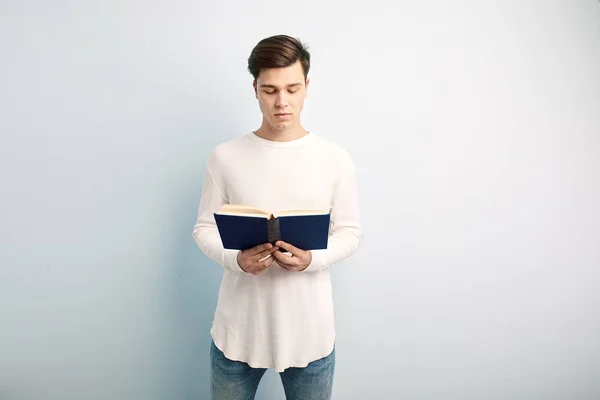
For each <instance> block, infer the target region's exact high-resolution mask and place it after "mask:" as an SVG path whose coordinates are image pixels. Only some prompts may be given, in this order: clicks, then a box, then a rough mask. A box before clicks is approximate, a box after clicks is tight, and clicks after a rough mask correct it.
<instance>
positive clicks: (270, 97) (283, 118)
mask: <svg viewBox="0 0 600 400" xmlns="http://www.w3.org/2000/svg"><path fill="white" fill-rule="evenodd" d="M308 81H309V80H308V79H307V80H306V81H305V80H304V72H303V71H302V65H301V64H300V61H297V62H296V63H295V64H292V65H290V66H289V67H284V68H271V69H264V70H262V71H261V72H260V74H259V76H258V79H257V80H256V82H254V84H253V85H254V92H255V94H256V98H257V99H258V105H259V106H260V111H261V112H262V114H263V120H264V122H265V123H268V124H269V125H270V126H271V128H272V129H273V130H274V131H283V130H285V129H289V128H293V127H295V126H297V125H298V124H299V123H300V112H301V111H302V108H303V107H304V99H305V98H306V95H307V89H308Z"/></svg>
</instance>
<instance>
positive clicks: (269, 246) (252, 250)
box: [246, 243, 273, 255]
mask: <svg viewBox="0 0 600 400" xmlns="http://www.w3.org/2000/svg"><path fill="white" fill-rule="evenodd" d="M272 248H273V245H272V244H271V243H263V244H259V245H258V246H254V247H252V248H250V249H247V250H246V251H247V252H248V253H249V254H252V255H256V254H258V253H260V252H262V251H265V250H269V249H272Z"/></svg>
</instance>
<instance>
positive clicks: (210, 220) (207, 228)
mask: <svg viewBox="0 0 600 400" xmlns="http://www.w3.org/2000/svg"><path fill="white" fill-rule="evenodd" d="M225 203H227V200H226V199H225V197H224V196H223V195H222V193H221V192H220V191H219V188H218V187H217V185H216V183H215V181H214V179H213V177H212V174H211V172H210V170H209V169H208V167H207V168H206V174H205V179H204V186H203V187H202V194H201V197H200V206H199V208H198V219H197V221H196V224H195V225H194V229H193V232H192V235H193V238H194V241H195V242H196V245H197V246H198V247H199V248H200V250H202V252H203V253H204V254H206V256H207V257H208V258H210V259H211V260H213V261H215V262H216V263H218V264H219V265H221V266H222V267H223V268H225V269H228V270H230V271H234V272H244V270H243V269H242V268H241V267H240V266H239V264H238V262H237V254H238V252H239V250H227V249H225V248H223V243H222V242H221V236H220V235H219V230H218V228H217V223H216V222H215V216H214V212H215V211H217V210H218V209H219V208H220V207H221V206H222V205H223V204H225Z"/></svg>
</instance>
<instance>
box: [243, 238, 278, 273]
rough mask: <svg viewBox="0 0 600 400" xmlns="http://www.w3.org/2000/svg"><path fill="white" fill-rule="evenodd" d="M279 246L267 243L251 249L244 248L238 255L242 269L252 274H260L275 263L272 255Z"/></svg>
mask: <svg viewBox="0 0 600 400" xmlns="http://www.w3.org/2000/svg"><path fill="white" fill-rule="evenodd" d="M277 250H279V248H278V247H276V246H273V245H272V244H271V243H265V244H261V245H258V246H256V247H253V248H251V249H246V250H242V251H240V252H239V253H238V255H237V262H238V265H239V266H240V268H241V269H243V270H244V271H245V272H247V273H249V274H252V275H259V274H260V273H262V272H264V271H265V270H266V269H267V268H269V267H270V266H271V264H273V261H275V259H274V258H273V257H272V254H273V252H274V251H277Z"/></svg>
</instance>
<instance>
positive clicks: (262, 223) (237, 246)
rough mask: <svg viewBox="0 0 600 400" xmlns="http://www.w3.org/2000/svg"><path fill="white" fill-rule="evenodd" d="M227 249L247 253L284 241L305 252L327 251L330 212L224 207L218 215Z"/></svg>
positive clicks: (220, 231)
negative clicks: (252, 249) (251, 249)
mask: <svg viewBox="0 0 600 400" xmlns="http://www.w3.org/2000/svg"><path fill="white" fill-rule="evenodd" d="M214 216H215V222H216V223H217V227H218V229H219V235H220V236H221V241H222V242H223V247H224V248H226V249H231V250H245V249H249V248H252V247H254V246H258V245H260V244H263V243H271V244H275V242H276V241H277V240H283V241H284V242H287V243H289V244H291V245H293V246H295V247H297V248H299V249H301V250H319V249H326V248H327V240H328V238H329V222H330V216H331V214H330V211H325V210H285V211H279V212H276V213H275V212H269V211H266V210H262V209H260V208H256V207H250V206H244V205H236V204H224V205H223V206H222V207H221V208H220V209H219V210H217V211H216V212H215V213H214Z"/></svg>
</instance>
